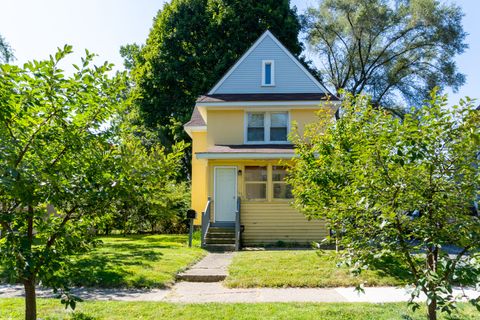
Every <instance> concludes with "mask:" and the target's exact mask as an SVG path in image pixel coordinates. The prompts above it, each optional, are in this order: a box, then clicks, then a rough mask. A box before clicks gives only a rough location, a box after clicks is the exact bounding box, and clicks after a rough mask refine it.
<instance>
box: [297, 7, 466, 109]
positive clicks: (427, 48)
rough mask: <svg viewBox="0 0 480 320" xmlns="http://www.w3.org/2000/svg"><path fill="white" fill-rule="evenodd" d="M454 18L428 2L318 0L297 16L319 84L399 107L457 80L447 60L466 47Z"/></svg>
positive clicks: (455, 13) (456, 14)
mask: <svg viewBox="0 0 480 320" xmlns="http://www.w3.org/2000/svg"><path fill="white" fill-rule="evenodd" d="M462 17H463V13H462V11H461V9H460V8H459V7H458V6H456V5H453V4H451V5H447V4H442V3H441V2H439V1H436V0H395V1H390V0H323V1H321V2H320V5H319V7H318V8H317V9H315V8H309V9H308V12H307V13H306V15H305V17H304V19H303V20H304V27H305V29H306V33H307V40H308V43H309V45H310V46H311V49H312V50H313V52H315V53H317V54H318V59H319V61H320V66H319V67H320V75H321V76H322V78H323V80H324V82H325V83H326V84H328V85H330V86H332V87H333V88H335V90H336V91H337V93H340V91H341V90H342V89H344V90H346V91H348V92H350V93H352V94H354V95H356V94H359V93H367V94H369V95H370V96H371V97H372V103H373V104H375V105H382V106H384V107H387V108H390V109H396V110H397V111H398V112H401V111H402V110H403V111H405V110H404V108H403V107H401V106H403V105H404V102H407V104H410V105H415V106H420V105H421V103H422V101H423V100H424V99H427V98H428V92H430V91H431V89H433V87H434V86H439V87H440V89H443V88H445V87H451V88H453V90H454V91H456V90H457V89H458V88H459V87H460V86H461V85H463V83H464V82H465V76H464V75H463V74H461V73H459V72H458V69H457V66H456V64H455V56H456V55H458V54H461V53H462V52H463V51H464V50H465V48H467V45H466V44H465V42H464V40H465V37H466V33H465V32H464V31H463V27H462Z"/></svg>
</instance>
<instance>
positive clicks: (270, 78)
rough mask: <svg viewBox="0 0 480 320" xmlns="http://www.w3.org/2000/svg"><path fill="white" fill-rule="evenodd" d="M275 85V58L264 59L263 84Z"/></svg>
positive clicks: (266, 85)
mask: <svg viewBox="0 0 480 320" xmlns="http://www.w3.org/2000/svg"><path fill="white" fill-rule="evenodd" d="M274 85H275V62H274V61H273V60H263V61H262V86H265V87H268V86H274Z"/></svg>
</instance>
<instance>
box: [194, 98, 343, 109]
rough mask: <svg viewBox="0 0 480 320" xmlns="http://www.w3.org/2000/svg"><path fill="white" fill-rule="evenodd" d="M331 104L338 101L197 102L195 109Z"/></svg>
mask: <svg viewBox="0 0 480 320" xmlns="http://www.w3.org/2000/svg"><path fill="white" fill-rule="evenodd" d="M326 103H331V104H332V106H334V105H337V104H339V103H340V102H339V101H319V100H315V101H243V102H242V101H234V102H197V104H196V106H197V107H208V108H209V109H214V108H225V107H244V108H257V107H311V108H318V107H319V106H320V105H324V104H326Z"/></svg>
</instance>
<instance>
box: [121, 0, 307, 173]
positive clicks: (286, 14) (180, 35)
mask: <svg viewBox="0 0 480 320" xmlns="http://www.w3.org/2000/svg"><path fill="white" fill-rule="evenodd" d="M267 29H270V30H271V31H272V32H273V33H274V34H275V35H276V36H277V37H278V38H279V39H280V40H281V41H282V43H283V44H285V46H286V47H287V48H288V49H290V50H291V51H292V53H293V54H295V55H299V54H300V53H301V51H302V47H301V44H300V43H299V41H298V32H299V30H300V24H299V21H298V19H297V15H296V10H295V9H291V8H290V1H289V0H281V1H278V0H266V1H256V0H244V1H238V0H173V1H172V2H170V3H167V4H165V5H164V7H163V9H162V10H160V11H159V12H158V14H157V16H156V17H155V19H154V23H153V27H152V29H151V31H150V34H149V36H148V39H147V41H146V44H145V46H144V47H143V48H142V49H141V52H140V53H138V49H139V47H138V46H136V45H132V46H128V47H124V48H123V49H122V54H123V55H124V57H125V58H126V65H127V66H129V67H130V66H132V65H133V66H134V67H133V69H132V76H133V81H134V82H135V89H136V90H137V94H138V99H137V100H136V104H137V105H138V106H139V109H140V111H141V117H142V118H143V121H144V123H145V124H146V126H147V127H149V128H153V129H156V130H157V131H158V136H159V141H160V143H161V144H162V145H164V146H166V147H167V148H170V146H171V145H173V144H174V142H175V141H179V140H185V139H188V138H187V136H186V134H185V133H184V132H183V128H182V124H184V123H185V122H187V121H188V119H189V117H190V116H191V113H192V110H193V107H194V105H195V100H196V98H197V97H198V96H199V95H201V94H204V93H206V92H207V91H208V90H209V89H210V88H211V87H213V85H214V84H215V82H216V81H218V80H219V79H220V77H221V76H222V75H223V74H224V73H225V72H226V71H227V69H228V68H230V67H231V66H232V65H233V63H234V62H235V61H236V60H237V59H238V58H239V57H240V56H241V55H242V54H243V53H244V52H245V51H246V50H247V49H248V48H249V46H251V45H252V44H253V42H254V41H255V40H256V39H257V38H258V37H259V36H260V35H261V34H262V33H263V32H264V31H265V30H267ZM172 124H173V125H172ZM189 158H190V157H189V155H188V154H187V156H186V161H189ZM188 163H189V162H188ZM186 167H189V166H188V165H186Z"/></svg>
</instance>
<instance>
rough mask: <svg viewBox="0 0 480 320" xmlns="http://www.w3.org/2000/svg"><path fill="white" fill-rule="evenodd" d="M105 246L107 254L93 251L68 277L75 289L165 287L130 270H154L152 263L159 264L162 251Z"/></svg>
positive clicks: (73, 268)
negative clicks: (135, 275) (81, 287)
mask: <svg viewBox="0 0 480 320" xmlns="http://www.w3.org/2000/svg"><path fill="white" fill-rule="evenodd" d="M106 246H107V247H109V248H108V249H109V250H108V252H105V253H101V252H93V253H91V254H89V255H88V256H80V257H78V258H77V259H76V261H75V262H74V264H73V266H72V267H71V268H70V272H69V275H68V278H69V279H70V282H71V284H72V285H73V286H85V287H103V288H118V287H135V288H142V287H152V286H154V287H163V286H164V285H163V284H161V283H158V282H155V281H148V280H147V279H145V278H141V277H134V271H129V270H128V269H137V270H138V269H151V268H152V267H151V265H150V263H149V262H157V261H160V260H161V259H162V256H163V253H162V252H157V251H153V250H148V249H143V248H141V247H140V248H139V246H138V245H125V244H122V245H118V247H117V246H111V245H110V244H108V245H106ZM167 247H168V246H167ZM160 248H161V247H160ZM112 249H113V250H112Z"/></svg>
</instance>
